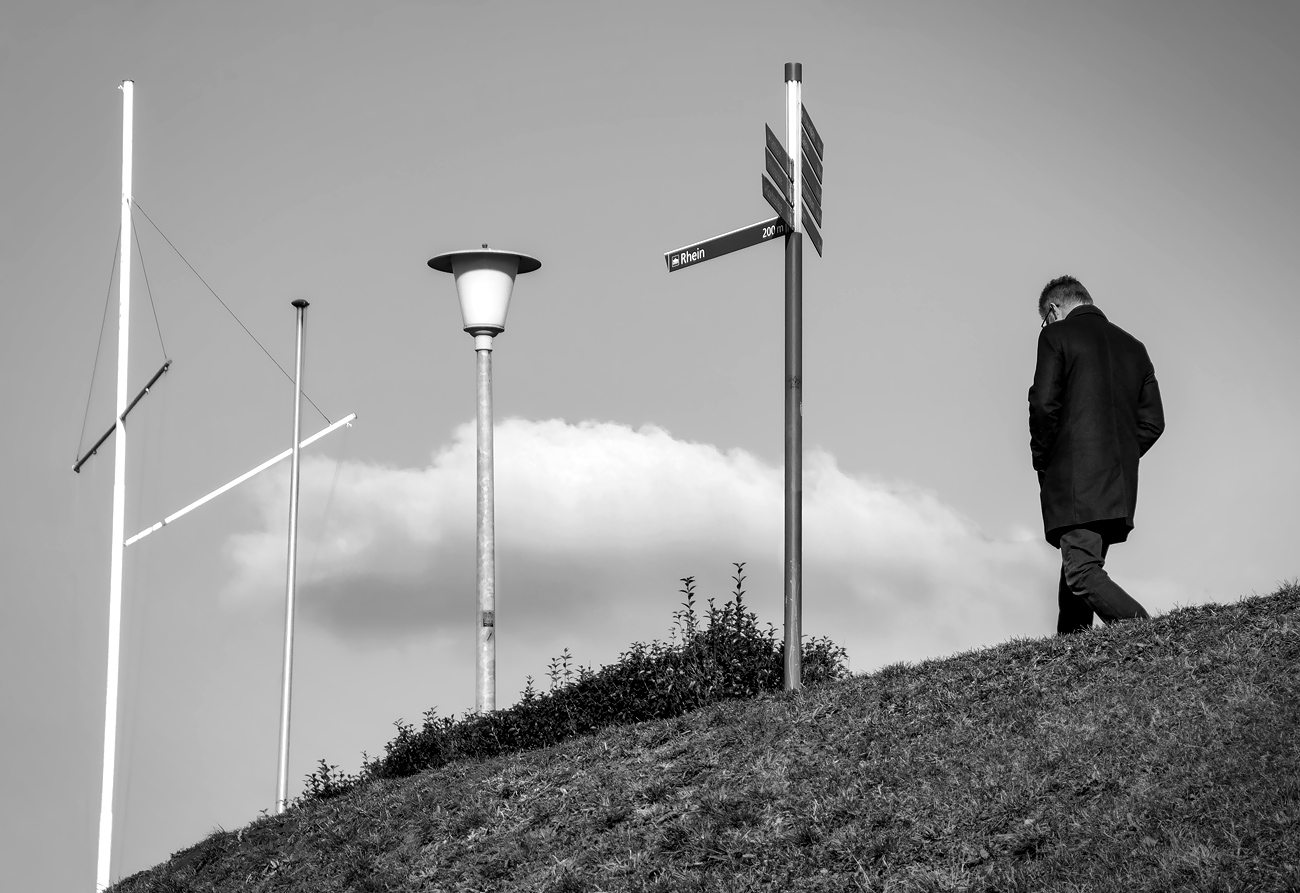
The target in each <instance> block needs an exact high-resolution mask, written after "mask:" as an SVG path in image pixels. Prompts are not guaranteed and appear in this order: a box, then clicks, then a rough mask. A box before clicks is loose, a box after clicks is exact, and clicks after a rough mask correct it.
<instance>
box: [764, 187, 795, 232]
mask: <svg viewBox="0 0 1300 893" xmlns="http://www.w3.org/2000/svg"><path fill="white" fill-rule="evenodd" d="M763 198H765V199H767V203H768V204H769V205H771V206H772V210H773V211H775V212H776V213H778V214H780V215H781V219H782V220H784V221H785V223H786V226H788V227H790V229H794V208H792V207H791V206H790V203H789V202H787V201H786V200H785V196H784V195H782V194H781V190H779V189H777V188H776V187H775V186H773V185H772V181H771V180H769V179H768V178H767V177H764V178H763Z"/></svg>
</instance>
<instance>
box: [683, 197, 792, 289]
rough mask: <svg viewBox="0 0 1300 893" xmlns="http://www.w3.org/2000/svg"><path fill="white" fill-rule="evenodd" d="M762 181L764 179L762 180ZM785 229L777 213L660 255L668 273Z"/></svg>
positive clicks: (773, 235)
mask: <svg viewBox="0 0 1300 893" xmlns="http://www.w3.org/2000/svg"><path fill="white" fill-rule="evenodd" d="M766 182H767V181H766V180H764V183H765V184H766ZM789 231H790V229H789V226H788V225H787V224H786V222H785V221H784V220H782V219H781V218H780V217H773V218H772V219H771V220H764V221H762V222H760V223H754V224H751V225H749V226H742V227H741V228H740V229H733V230H732V231H731V232H729V233H723V234H722V235H720V236H714V237H713V238H712V239H705V240H704V241H703V242H696V243H695V244H694V245H687V246H686V247H685V248H678V249H677V250H676V251H670V252H668V253H667V254H665V255H664V263H666V264H667V265H668V272H669V273H672V272H675V271H677V270H681V269H684V268H685V267H690V266H694V265H695V264H701V263H704V262H705V261H706V260H713V259H714V258H715V257H722V255H724V254H730V253H731V252H733V251H739V250H740V249H742V248H748V247H749V246H751V245H757V244H759V243H760V242H767V241H770V240H772V239H775V238H776V237H777V236H784V235H785V234H786V233H787V232H789Z"/></svg>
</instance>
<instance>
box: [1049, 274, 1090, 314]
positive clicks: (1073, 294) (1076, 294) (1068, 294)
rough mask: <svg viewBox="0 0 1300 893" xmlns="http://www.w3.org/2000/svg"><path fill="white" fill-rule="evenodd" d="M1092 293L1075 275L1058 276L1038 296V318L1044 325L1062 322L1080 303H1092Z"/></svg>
mask: <svg viewBox="0 0 1300 893" xmlns="http://www.w3.org/2000/svg"><path fill="white" fill-rule="evenodd" d="M1091 303H1092V295H1090V294H1088V290H1087V289H1086V288H1084V287H1083V283H1082V282H1080V281H1079V280H1078V279H1075V278H1074V277H1073V276H1057V277H1056V278H1055V279H1053V280H1052V281H1051V282H1049V283H1047V285H1045V286H1044V287H1043V293H1042V294H1040V295H1039V296H1038V318H1039V319H1041V320H1042V321H1043V325H1047V324H1048V323H1049V322H1060V321H1061V320H1063V319H1065V317H1067V316H1068V315H1069V314H1070V311H1071V310H1073V309H1074V308H1075V307H1078V306H1079V305H1080V304H1091Z"/></svg>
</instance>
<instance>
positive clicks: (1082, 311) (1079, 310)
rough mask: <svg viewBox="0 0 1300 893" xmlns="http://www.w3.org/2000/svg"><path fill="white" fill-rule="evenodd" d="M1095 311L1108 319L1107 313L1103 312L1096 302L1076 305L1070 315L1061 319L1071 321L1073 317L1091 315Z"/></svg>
mask: <svg viewBox="0 0 1300 893" xmlns="http://www.w3.org/2000/svg"><path fill="white" fill-rule="evenodd" d="M1094 313H1095V314H1097V315H1098V316H1100V317H1101V318H1102V319H1106V314H1104V313H1102V312H1101V308H1100V307H1098V306H1097V305H1096V304H1081V305H1079V306H1078V307H1075V308H1074V309H1073V310H1071V311H1070V315H1069V316H1067V317H1066V318H1065V319H1063V320H1061V321H1062V322H1069V321H1070V320H1071V319H1073V318H1074V317H1076V316H1081V315H1091V314H1094Z"/></svg>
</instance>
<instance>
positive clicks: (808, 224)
mask: <svg viewBox="0 0 1300 893" xmlns="http://www.w3.org/2000/svg"><path fill="white" fill-rule="evenodd" d="M803 231H804V235H806V236H807V237H808V239H809V240H810V241H811V242H812V243H813V247H814V248H816V249H817V256H818V257H821V256H822V234H821V233H819V232H817V227H816V225H815V224H814V223H813V222H812V218H810V217H809V216H808V206H807V205H804V209H803Z"/></svg>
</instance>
